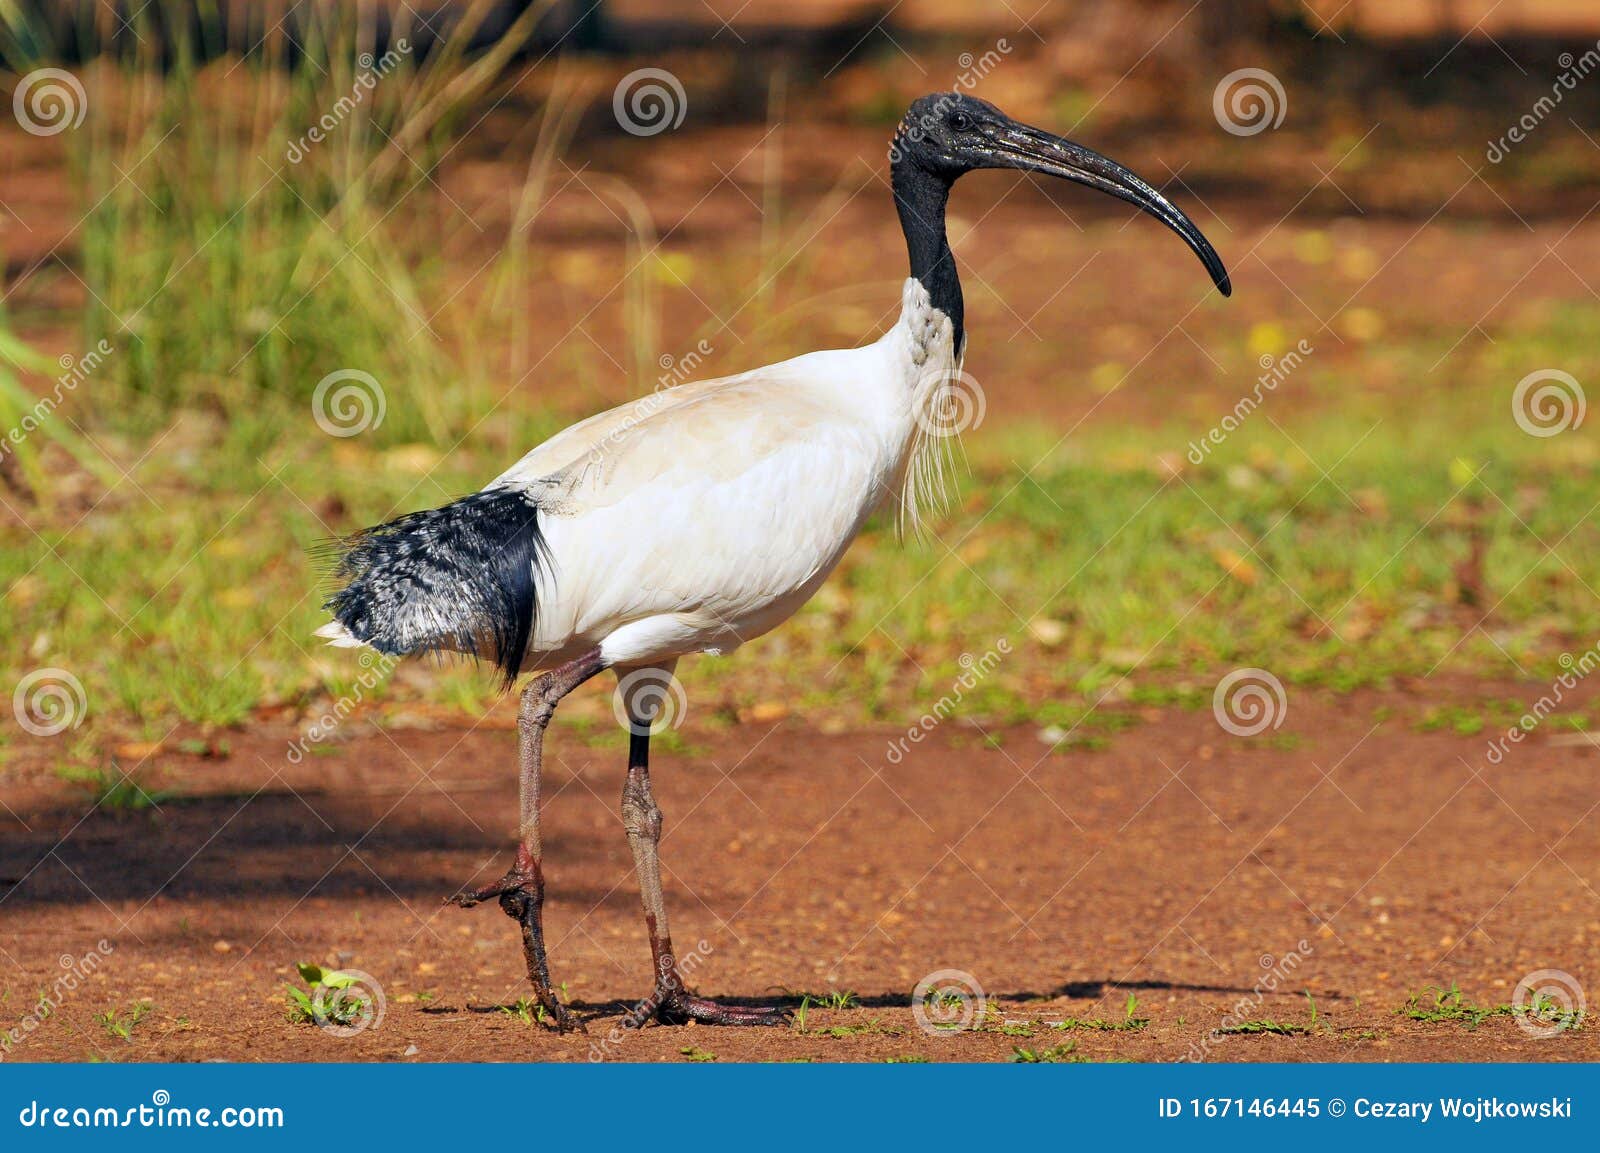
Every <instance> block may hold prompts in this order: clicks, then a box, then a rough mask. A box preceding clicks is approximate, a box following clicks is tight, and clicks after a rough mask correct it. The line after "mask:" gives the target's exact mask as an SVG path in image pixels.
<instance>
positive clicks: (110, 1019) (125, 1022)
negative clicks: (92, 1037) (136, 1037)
mask: <svg viewBox="0 0 1600 1153" xmlns="http://www.w3.org/2000/svg"><path fill="white" fill-rule="evenodd" d="M154 1011H155V1005H153V1004H152V1003H151V1002H149V1001H136V1002H135V1003H134V1004H132V1005H130V1006H129V1007H128V1009H127V1010H126V1011H125V1012H124V1011H120V1010H118V1009H116V1008H110V1009H107V1010H106V1011H105V1012H104V1013H99V1014H96V1015H95V1020H96V1021H97V1022H99V1024H100V1028H101V1029H103V1030H104V1031H105V1034H106V1036H108V1037H114V1038H116V1039H117V1040H119V1041H131V1040H133V1031H134V1029H136V1028H138V1026H139V1024H140V1022H142V1021H143V1020H144V1019H145V1018H146V1017H148V1016H149V1015H150V1014H151V1013H152V1012H154Z"/></svg>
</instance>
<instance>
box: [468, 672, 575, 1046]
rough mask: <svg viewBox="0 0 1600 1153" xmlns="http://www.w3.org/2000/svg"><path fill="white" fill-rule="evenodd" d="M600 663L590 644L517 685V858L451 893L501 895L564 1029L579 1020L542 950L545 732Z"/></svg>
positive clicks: (532, 975)
mask: <svg viewBox="0 0 1600 1153" xmlns="http://www.w3.org/2000/svg"><path fill="white" fill-rule="evenodd" d="M604 667H605V663H604V661H602V660H601V657H600V650H599V649H594V650H593V651H591V652H588V653H585V654H584V655H583V656H581V657H577V658H576V659H574V660H571V661H568V662H567V663H566V664H564V665H562V666H560V667H559V668H556V669H553V670H551V671H550V672H548V673H545V674H544V675H543V676H540V677H538V678H537V679H535V680H534V681H533V682H532V683H531V684H529V685H528V687H527V688H525V689H523V690H522V702H521V708H520V709H519V711H518V713H517V735H518V752H519V755H520V761H521V774H520V790H519V791H520V793H521V802H522V825H521V840H520V843H519V844H518V845H517V858H516V861H515V863H513V864H512V866H511V868H510V869H509V870H508V871H507V872H506V875H505V876H503V877H501V878H500V879H499V880H498V881H495V882H494V883H492V884H490V885H486V886H484V887H483V888H481V889H472V890H469V891H467V892H464V893H460V894H458V895H457V896H455V897H452V898H451V901H452V902H453V903H454V904H457V905H460V906H461V907H462V908H463V909H470V908H472V906H474V905H476V904H478V903H479V902H480V901H487V900H488V899H489V898H490V897H498V898H499V899H500V908H502V909H503V910H505V912H506V915H507V916H509V917H511V918H512V919H513V920H515V921H517V922H518V923H519V924H520V925H521V926H522V953H523V956H524V958H526V960H527V963H528V980H529V981H530V982H532V984H533V991H534V995H535V996H537V997H538V999H539V1003H540V1004H541V1005H543V1006H544V1008H545V1011H546V1012H548V1013H549V1014H550V1016H551V1017H552V1018H554V1019H555V1023H556V1028H557V1029H559V1030H560V1031H561V1032H563V1033H565V1032H567V1031H569V1030H571V1029H575V1028H577V1029H581V1028H582V1025H581V1024H579V1022H578V1021H577V1019H576V1018H575V1017H573V1016H572V1014H571V1012H569V1011H568V1009H567V1007H566V1006H565V1005H563V1004H562V1003H561V1002H560V1001H559V1000H557V999H556V995H555V991H554V989H553V988H552V987H551V984H550V963H549V960H548V959H547V957H546V956H545V949H544V871H543V868H542V862H543V857H544V841H543V838H542V836H541V834H540V830H539V797H540V775H541V770H542V769H543V765H544V731H545V729H546V728H548V727H549V724H550V718H551V717H552V716H553V715H554V714H555V711H556V705H557V704H558V703H559V702H560V700H561V698H562V697H564V696H566V695H567V694H568V693H570V692H571V691H572V690H573V689H575V688H577V687H578V686H579V685H581V684H583V682H584V681H586V680H588V679H589V678H590V677H592V676H594V675H595V673H597V672H599V671H600V670H601V669H602V668H604Z"/></svg>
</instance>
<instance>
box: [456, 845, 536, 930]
mask: <svg viewBox="0 0 1600 1153" xmlns="http://www.w3.org/2000/svg"><path fill="white" fill-rule="evenodd" d="M519 893H520V894H523V895H525V896H531V897H532V898H533V900H534V901H536V902H539V901H542V899H543V897H544V875H543V874H542V873H541V872H540V871H539V866H538V865H536V864H534V863H533V862H531V861H527V860H524V859H523V858H522V856H521V854H518V857H517V863H516V864H514V865H512V866H511V868H510V869H508V870H507V871H506V875H505V876H503V877H501V878H500V879H499V880H498V881H493V882H490V883H489V884H487V885H485V886H483V887H482V888H481V889H463V890H462V891H461V892H459V893H457V894H456V895H455V896H453V897H446V898H445V904H447V905H456V906H458V907H459V908H462V909H470V908H472V907H473V906H474V905H478V904H481V903H483V902H484V901H487V900H489V899H490V898H491V897H499V898H500V907H501V908H502V909H505V911H506V913H507V914H508V915H510V916H512V917H516V918H517V919H518V920H521V919H522V918H521V912H520V911H518V912H512V910H511V909H510V908H508V907H507V906H506V901H505V899H506V898H507V897H510V896H512V895H514V894H519Z"/></svg>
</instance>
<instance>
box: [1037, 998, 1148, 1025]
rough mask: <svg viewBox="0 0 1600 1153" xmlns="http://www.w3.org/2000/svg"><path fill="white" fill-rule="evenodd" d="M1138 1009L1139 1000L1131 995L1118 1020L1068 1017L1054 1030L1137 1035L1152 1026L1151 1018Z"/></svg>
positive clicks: (1058, 1023)
mask: <svg viewBox="0 0 1600 1153" xmlns="http://www.w3.org/2000/svg"><path fill="white" fill-rule="evenodd" d="M1138 1008H1139V998H1138V997H1137V996H1136V995H1134V994H1133V993H1129V994H1128V1001H1127V1004H1125V1005H1124V1006H1123V1009H1122V1016H1121V1018H1119V1019H1118V1020H1115V1021H1108V1020H1106V1019H1105V1018H1103V1017H1067V1018H1065V1019H1063V1020H1061V1021H1059V1022H1057V1023H1056V1024H1055V1025H1054V1026H1052V1028H1055V1029H1059V1030H1062V1031H1064V1032H1071V1031H1073V1030H1079V1029H1082V1030H1087V1031H1090V1032H1096V1033H1137V1032H1140V1031H1142V1030H1144V1029H1145V1028H1147V1027H1148V1026H1149V1024H1150V1018H1149V1017H1141V1016H1139V1015H1138Z"/></svg>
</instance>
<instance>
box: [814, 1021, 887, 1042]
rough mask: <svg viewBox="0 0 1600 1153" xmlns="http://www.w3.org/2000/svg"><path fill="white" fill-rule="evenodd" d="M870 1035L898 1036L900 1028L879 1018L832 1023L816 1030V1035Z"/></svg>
mask: <svg viewBox="0 0 1600 1153" xmlns="http://www.w3.org/2000/svg"><path fill="white" fill-rule="evenodd" d="M868 1035H873V1036H880V1037H898V1036H900V1030H898V1029H891V1028H889V1027H888V1026H887V1025H885V1024H884V1023H883V1022H882V1021H880V1020H878V1018H876V1017H874V1018H873V1019H872V1020H870V1021H868V1022H866V1023H865V1024H862V1025H830V1026H828V1027H827V1028H826V1029H817V1030H814V1031H813V1033H812V1036H814V1037H836V1038H837V1037H865V1036H868Z"/></svg>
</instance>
